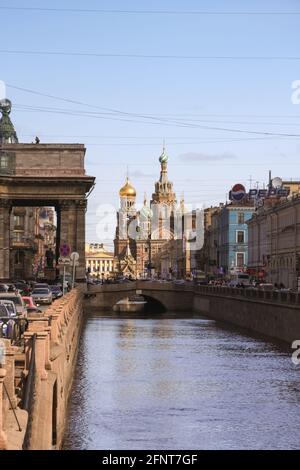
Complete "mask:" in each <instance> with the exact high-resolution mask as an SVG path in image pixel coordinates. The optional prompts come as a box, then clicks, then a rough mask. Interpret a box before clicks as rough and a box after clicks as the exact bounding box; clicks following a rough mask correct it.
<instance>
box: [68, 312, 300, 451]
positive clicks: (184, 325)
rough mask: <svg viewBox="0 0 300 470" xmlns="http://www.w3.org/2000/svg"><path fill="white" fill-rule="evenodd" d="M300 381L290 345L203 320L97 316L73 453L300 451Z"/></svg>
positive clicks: (74, 406) (88, 327)
mask: <svg viewBox="0 0 300 470" xmlns="http://www.w3.org/2000/svg"><path fill="white" fill-rule="evenodd" d="M298 377H299V371H298V370H297V367H295V366H294V365H293V364H292V362H291V359H290V352H289V351H288V350H284V349H283V348H282V346H278V345H276V344H272V343H270V342H266V341H265V340H264V339H261V338H259V337H249V336H246V335H245V334H244V333H242V332H240V331H239V330H237V329H234V328H231V329H229V328H228V327H224V325H222V324H216V323H215V322H214V321H212V320H208V319H206V318H201V317H197V316H195V315H194V314H186V315H182V316H181V317H178V316H176V315H175V314H172V313H167V314H162V315H160V316H159V317H158V316H153V317H152V318H150V317H149V316H147V317H142V316H139V317H133V316H132V315H131V316H130V317H129V316H127V317H124V316H118V315H116V314H112V315H107V314H104V313H103V314H101V313H99V314H91V315H90V316H89V317H88V318H87V320H86V324H85V328H84V332H83V335H82V338H81V343H80V349H79V358H78V365H77V369H76V377H75V382H74V388H73V393H72V397H71V404H70V416H69V420H68V425H67V430H66V437H65V444H64V448H66V449H191V448H194V449H251V448H255V449H261V448H264V449H271V448H273V449H275V448H278V449H280V448H288V449H293V448H298V447H299V436H300V423H299V420H298V419H297V416H298V414H299V411H300V385H299V381H298Z"/></svg>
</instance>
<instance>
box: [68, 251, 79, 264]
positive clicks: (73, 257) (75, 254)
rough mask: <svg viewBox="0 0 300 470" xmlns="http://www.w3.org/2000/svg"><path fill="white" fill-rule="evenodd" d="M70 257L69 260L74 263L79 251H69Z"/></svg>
mask: <svg viewBox="0 0 300 470" xmlns="http://www.w3.org/2000/svg"><path fill="white" fill-rule="evenodd" d="M70 258H71V261H72V263H74V261H75V262H76V261H78V260H79V253H77V252H76V251H73V253H71V255H70Z"/></svg>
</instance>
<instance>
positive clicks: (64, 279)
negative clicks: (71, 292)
mask: <svg viewBox="0 0 300 470" xmlns="http://www.w3.org/2000/svg"><path fill="white" fill-rule="evenodd" d="M65 282H66V265H65V264H64V273H63V295H65Z"/></svg>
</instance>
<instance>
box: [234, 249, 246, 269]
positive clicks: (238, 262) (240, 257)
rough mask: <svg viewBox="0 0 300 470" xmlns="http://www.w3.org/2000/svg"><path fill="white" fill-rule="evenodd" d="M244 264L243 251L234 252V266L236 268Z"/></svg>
mask: <svg viewBox="0 0 300 470" xmlns="http://www.w3.org/2000/svg"><path fill="white" fill-rule="evenodd" d="M244 264H245V253H237V254H236V266H237V267H238V268H243V267H244Z"/></svg>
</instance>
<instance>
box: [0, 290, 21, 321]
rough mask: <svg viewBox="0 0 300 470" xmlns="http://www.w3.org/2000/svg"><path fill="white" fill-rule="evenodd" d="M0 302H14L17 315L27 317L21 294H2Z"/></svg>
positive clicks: (0, 294)
mask: <svg viewBox="0 0 300 470" xmlns="http://www.w3.org/2000/svg"><path fill="white" fill-rule="evenodd" d="M0 300H10V301H12V302H13V303H14V304H15V306H16V310H17V315H18V316H23V317H26V314H27V310H26V307H25V304H24V302H23V300H22V297H21V295H20V294H17V293H15V292H6V293H0Z"/></svg>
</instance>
